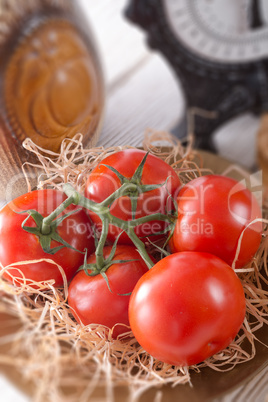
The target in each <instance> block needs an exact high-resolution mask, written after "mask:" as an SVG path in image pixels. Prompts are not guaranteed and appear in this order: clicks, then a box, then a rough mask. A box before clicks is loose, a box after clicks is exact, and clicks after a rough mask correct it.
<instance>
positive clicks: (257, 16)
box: [249, 0, 264, 29]
mask: <svg viewBox="0 0 268 402" xmlns="http://www.w3.org/2000/svg"><path fill="white" fill-rule="evenodd" d="M249 10H250V11H249V18H250V23H249V26H250V28H251V29H255V28H260V27H262V26H263V25H264V24H263V20H262V16H261V10H260V2H259V0H251V3H250V7H249Z"/></svg>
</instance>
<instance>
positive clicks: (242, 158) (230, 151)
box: [214, 113, 260, 169]
mask: <svg viewBox="0 0 268 402" xmlns="http://www.w3.org/2000/svg"><path fill="white" fill-rule="evenodd" d="M259 125H260V118H259V117H257V116H254V115H252V114H249V113H247V114H243V115H241V116H239V117H236V118H234V119H232V120H231V121H229V122H228V123H226V124H224V125H223V126H222V127H220V128H219V130H217V132H216V133H215V137H214V140H215V145H216V147H217V148H218V149H219V151H220V154H221V155H222V156H224V157H226V158H228V159H230V160H233V161H236V162H238V163H239V164H241V165H243V166H245V167H247V168H248V169H253V168H254V167H255V165H256V136H257V131H258V129H259Z"/></svg>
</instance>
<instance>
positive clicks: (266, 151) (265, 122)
mask: <svg viewBox="0 0 268 402" xmlns="http://www.w3.org/2000/svg"><path fill="white" fill-rule="evenodd" d="M257 159H258V164H259V167H260V169H261V170H262V181H263V199H264V202H265V204H267V206H268V113H265V114H263V115H262V118H261V124H260V129H259V131H258V135H257Z"/></svg>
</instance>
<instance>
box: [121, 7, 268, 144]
mask: <svg viewBox="0 0 268 402" xmlns="http://www.w3.org/2000/svg"><path fill="white" fill-rule="evenodd" d="M126 16H127V18H128V19H129V20H130V21H132V22H134V23H136V24H138V25H140V26H141V27H142V28H143V29H144V30H145V31H146V32H147V35H148V43H149V45H150V46H151V47H152V48H155V49H157V50H159V51H160V52H162V54H164V56H165V57H166V59H167V60H168V61H169V62H170V64H171V65H172V67H173V68H174V70H175V73H176V75H177V76H178V78H179V80H180V82H181V84H182V86H183V89H184V93H185V98H186V102H187V106H188V108H192V107H197V108H201V109H202V110H207V111H214V112H216V115H215V118H213V119H211V118H208V117H207V116H206V115H204V116H202V117H201V116H199V115H196V117H195V138H196V145H197V146H198V147H200V148H204V149H213V148H214V146H213V137H212V135H213V132H214V131H215V129H216V128H217V127H218V126H220V125H221V124H222V123H224V122H225V121H227V120H228V119H230V118H232V117H234V116H235V115H237V114H239V113H242V112H245V111H253V112H254V113H262V112H264V111H266V110H267V109H268V1H267V0H235V1H234V0H130V1H129V3H128V7H127V9H126Z"/></svg>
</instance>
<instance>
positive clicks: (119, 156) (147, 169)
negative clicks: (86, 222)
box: [85, 149, 180, 244]
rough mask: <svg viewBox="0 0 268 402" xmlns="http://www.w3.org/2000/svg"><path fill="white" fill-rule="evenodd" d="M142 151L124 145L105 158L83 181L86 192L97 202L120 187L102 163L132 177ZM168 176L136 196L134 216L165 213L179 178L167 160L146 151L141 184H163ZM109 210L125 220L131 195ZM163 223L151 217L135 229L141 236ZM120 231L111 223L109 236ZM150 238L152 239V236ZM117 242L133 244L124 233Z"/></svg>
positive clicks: (142, 237)
mask: <svg viewBox="0 0 268 402" xmlns="http://www.w3.org/2000/svg"><path fill="white" fill-rule="evenodd" d="M145 155H146V152H145V151H142V150H137V149H126V150H123V151H120V152H117V153H114V154H113V155H110V156H108V157H107V158H105V159H104V160H103V161H102V162H101V163H100V164H99V165H98V166H97V167H96V168H95V169H94V170H93V171H92V173H91V174H90V176H89V178H88V181H87V184H86V190H85V196H86V197H88V198H90V199H91V200H93V201H95V202H98V203H99V202H101V201H103V200H105V199H106V198H107V197H108V196H109V195H111V194H112V193H113V192H114V191H115V190H117V189H118V188H119V187H120V185H121V183H120V180H119V179H118V177H117V176H116V174H115V173H114V172H112V171H111V170H110V169H109V168H107V167H105V166H103V164H106V165H109V166H112V167H113V168H115V169H116V170H117V171H119V173H121V174H122V175H124V176H125V177H127V178H131V177H132V176H133V174H134V173H135V171H136V169H137V167H138V166H139V164H140V163H141V161H142V159H143V157H144V156H145ZM168 177H169V179H168V181H167V185H166V186H163V187H161V188H159V189H155V190H152V191H149V192H146V193H142V194H140V195H139V196H138V202H137V209H136V218H141V217H143V216H146V215H150V214H154V213H158V212H160V213H165V207H166V204H167V200H169V201H168V205H169V208H170V207H173V205H172V201H171V200H170V199H169V198H168V197H169V193H170V194H171V195H173V196H175V192H176V191H178V189H179V187H180V180H179V178H178V176H177V174H176V172H175V171H174V170H173V169H172V168H171V167H170V166H169V165H168V164H167V163H166V162H164V161H162V160H161V159H159V158H157V157H156V156H154V155H151V154H149V155H148V157H147V160H146V162H145V165H144V169H143V174H142V184H162V183H165V181H166V180H167V178H168ZM166 188H168V191H169V192H168V191H167V189H166ZM110 211H111V213H112V214H113V215H114V216H116V217H118V218H121V219H123V220H125V221H128V220H132V208H131V201H130V198H129V197H127V196H125V197H121V198H119V199H118V200H116V201H115V202H113V204H112V205H111V208H110ZM90 216H91V218H92V220H93V221H94V222H95V223H96V224H97V225H100V219H99V217H98V216H97V215H96V214H94V213H90ZM165 226H166V224H165V223H163V222H160V221H152V222H149V223H144V224H142V225H140V226H138V227H137V228H136V229H135V232H136V234H137V235H138V236H139V237H140V238H141V239H142V240H143V239H144V237H145V236H150V235H151V234H152V233H157V232H159V231H162V230H163V229H164V228H165ZM120 232H121V230H120V229H118V228H117V227H115V226H113V225H110V226H109V233H108V239H110V240H111V241H114V240H115V239H116V238H117V237H118V235H119V233H120ZM161 237H163V236H161ZM158 238H159V237H158ZM152 239H153V240H154V239H155V237H153V238H152ZM119 243H121V244H122V243H123V244H132V242H131V240H130V239H129V237H128V236H127V234H126V233H123V234H122V235H121V237H120V239H119Z"/></svg>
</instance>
